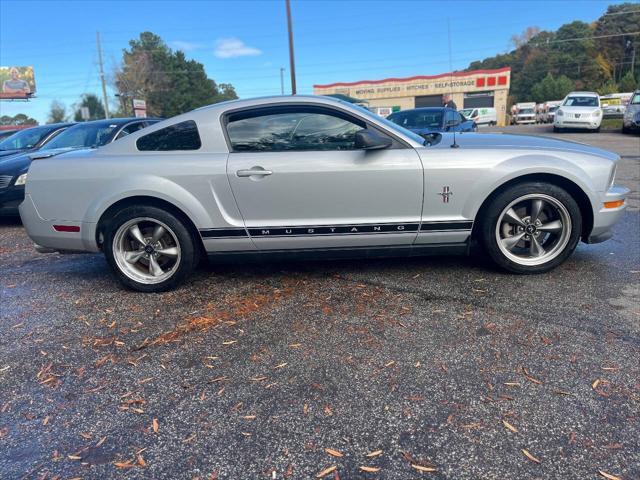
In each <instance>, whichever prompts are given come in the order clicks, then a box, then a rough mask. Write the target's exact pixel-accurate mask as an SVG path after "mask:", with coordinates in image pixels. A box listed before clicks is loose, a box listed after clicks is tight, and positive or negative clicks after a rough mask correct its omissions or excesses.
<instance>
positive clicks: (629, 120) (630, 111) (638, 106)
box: [622, 90, 640, 133]
mask: <svg viewBox="0 0 640 480" xmlns="http://www.w3.org/2000/svg"><path fill="white" fill-rule="evenodd" d="M631 131H636V132H637V131H640V90H636V91H635V92H633V95H632V96H631V100H629V104H628V105H627V108H626V110H625V112H624V117H622V133H629V132H631Z"/></svg>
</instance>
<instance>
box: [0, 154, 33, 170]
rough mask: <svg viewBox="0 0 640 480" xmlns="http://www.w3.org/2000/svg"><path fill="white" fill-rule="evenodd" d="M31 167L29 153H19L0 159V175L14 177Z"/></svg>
mask: <svg viewBox="0 0 640 480" xmlns="http://www.w3.org/2000/svg"><path fill="white" fill-rule="evenodd" d="M29 165H31V158H30V157H29V153H21V154H18V155H13V156H11V157H8V158H0V175H16V174H18V173H21V172H22V170H24V171H26V170H27V169H28V168H29Z"/></svg>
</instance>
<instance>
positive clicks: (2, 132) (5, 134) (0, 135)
mask: <svg viewBox="0 0 640 480" xmlns="http://www.w3.org/2000/svg"><path fill="white" fill-rule="evenodd" d="M19 131H20V130H16V129H11V130H0V142H1V141H2V140H4V139H5V138H7V137H10V136H11V135H13V134H14V133H16V132H19Z"/></svg>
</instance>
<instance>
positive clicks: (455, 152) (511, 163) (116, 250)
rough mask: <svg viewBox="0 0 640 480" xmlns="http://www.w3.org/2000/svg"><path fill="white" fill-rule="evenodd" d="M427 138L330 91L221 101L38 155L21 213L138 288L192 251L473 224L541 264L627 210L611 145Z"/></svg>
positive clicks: (302, 249)
mask: <svg viewBox="0 0 640 480" xmlns="http://www.w3.org/2000/svg"><path fill="white" fill-rule="evenodd" d="M436 137H437V139H438V140H437V141H433V142H430V143H428V142H427V141H426V140H425V139H424V138H423V137H421V136H419V135H417V134H415V133H413V132H411V131H409V130H407V129H405V128H403V127H400V126H399V125H397V124H396V123H394V122H390V121H388V120H386V119H384V118H382V117H379V116H377V115H375V114H373V113H371V112H369V111H367V110H366V109H363V108H360V107H358V106H355V105H352V104H348V103H345V102H341V101H338V100H334V99H331V98H328V97H321V96H303V95H300V96H299V95H296V96H289V97H287V96H277V97H270V98H260V99H252V100H235V101H230V102H224V103H219V104H215V105H211V106H209V107H204V108H200V109H197V110H194V111H192V112H189V113H186V114H183V115H179V116H177V117H174V118H171V119H169V120H165V121H163V122H160V123H158V124H156V125H153V126H151V127H149V128H148V129H145V130H141V131H139V132H136V133H133V134H131V135H128V136H127V137H125V138H123V139H122V140H119V141H117V142H114V143H112V144H110V145H106V146H104V147H102V148H99V149H97V150H93V151H86V150H85V151H76V152H70V153H64V154H61V155H58V156H56V157H55V158H45V159H40V160H36V161H34V162H33V163H32V165H31V168H30V170H29V176H28V181H27V184H26V196H25V201H24V202H23V203H22V204H21V205H20V215H21V217H22V220H23V223H24V226H25V228H26V231H27V233H28V235H29V236H30V237H31V239H32V240H33V241H34V242H35V243H36V244H37V249H38V250H39V251H42V252H46V251H55V250H58V251H74V252H78V251H88V252H98V251H103V252H104V254H105V256H106V258H107V260H108V263H109V265H110V266H111V268H112V269H113V272H114V274H115V276H116V277H117V278H118V279H119V280H120V281H121V282H122V283H123V284H124V285H125V286H127V287H129V288H133V289H136V290H139V291H144V292H153V291H160V290H166V289H168V288H172V287H174V286H176V285H178V284H179V283H181V282H182V281H183V280H184V279H185V278H186V277H187V276H188V275H189V273H190V272H191V271H192V270H193V268H194V267H195V266H196V264H197V263H198V260H199V258H200V256H201V254H207V255H209V256H211V257H213V258H237V256H238V255H251V254H253V255H255V256H258V257H265V256H267V257H269V256H270V257H271V258H273V257H274V256H278V255H280V256H282V255H285V256H288V257H291V256H293V255H298V256H302V255H306V256H311V257H312V258H320V257H340V256H344V255H349V256H358V255H365V256H378V255H421V254H427V253H433V252H447V253H459V254H466V253H468V252H469V250H470V244H471V240H472V239H474V240H477V241H478V242H480V244H481V245H482V246H483V247H484V249H485V251H486V252H487V254H488V256H489V257H490V258H492V259H493V260H494V261H495V262H496V263H497V264H498V265H500V266H501V267H503V268H504V269H506V270H509V271H511V272H516V273H525V274H533V273H541V272H547V271H549V270H551V269H552V268H554V267H557V266H558V265H560V264H561V263H562V262H564V261H565V260H566V259H567V258H568V257H569V256H570V255H571V253H572V252H573V250H574V249H575V248H576V245H577V244H578V241H579V240H580V239H582V240H583V241H585V242H587V243H596V242H601V241H604V240H606V239H608V238H610V237H611V229H612V227H613V225H614V224H615V223H616V222H617V221H618V220H619V219H620V217H621V216H622V215H623V212H624V210H625V207H626V204H625V197H626V195H627V194H628V193H629V190H628V189H627V188H624V187H619V186H614V177H615V171H616V164H617V163H618V161H619V159H620V157H619V156H618V155H616V154H614V153H611V152H607V151H605V150H600V149H597V148H594V147H590V146H588V145H583V144H579V143H574V142H564V141H560V140H554V139H548V138H542V137H529V136H523V135H504V134H483V135H479V134H476V135H473V134H466V135H454V134H453V133H450V132H443V133H441V134H439V135H437V136H436ZM427 145H428V146H427ZM453 146H457V147H458V148H452V147H453ZM530 158H534V159H535V161H530V160H529V159H530Z"/></svg>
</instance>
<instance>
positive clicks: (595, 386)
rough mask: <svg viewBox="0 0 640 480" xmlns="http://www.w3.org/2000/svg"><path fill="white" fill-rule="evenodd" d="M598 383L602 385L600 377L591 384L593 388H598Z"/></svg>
mask: <svg viewBox="0 0 640 480" xmlns="http://www.w3.org/2000/svg"><path fill="white" fill-rule="evenodd" d="M598 385H600V379H597V380H596V381H595V382H593V383H592V384H591V388H593V389H594V390H595V389H596V388H598Z"/></svg>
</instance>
